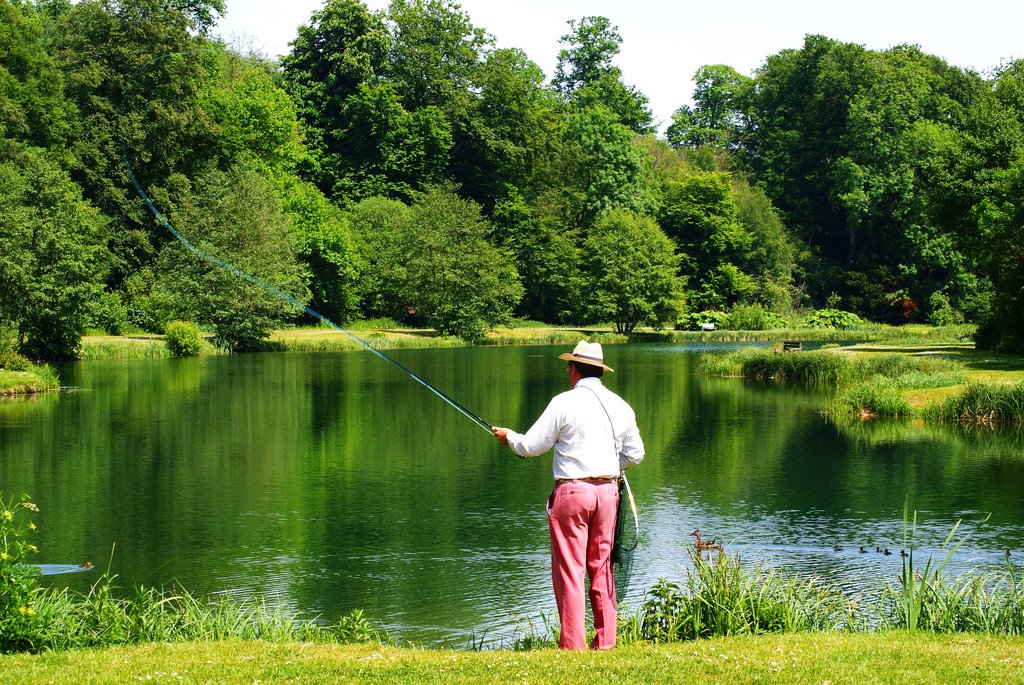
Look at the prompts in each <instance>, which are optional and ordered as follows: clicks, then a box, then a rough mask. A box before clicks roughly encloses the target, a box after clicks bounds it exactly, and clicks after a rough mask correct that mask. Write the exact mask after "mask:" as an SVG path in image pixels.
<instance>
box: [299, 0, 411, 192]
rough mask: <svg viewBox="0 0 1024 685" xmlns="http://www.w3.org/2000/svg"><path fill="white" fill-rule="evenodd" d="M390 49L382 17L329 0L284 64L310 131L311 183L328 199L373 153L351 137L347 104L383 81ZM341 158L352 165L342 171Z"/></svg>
mask: <svg viewBox="0 0 1024 685" xmlns="http://www.w3.org/2000/svg"><path fill="white" fill-rule="evenodd" d="M390 45H391V37H390V35H389V34H388V31H387V29H386V27H385V26H384V20H383V18H382V17H381V16H380V15H378V14H374V13H371V12H370V11H369V10H368V9H367V8H366V5H364V4H363V3H362V2H360V0H328V1H327V2H326V3H325V4H324V7H323V9H322V10H320V11H318V12H314V13H313V15H312V16H311V17H310V22H309V24H306V25H303V26H300V27H299V30H298V35H297V36H296V38H295V41H294V43H293V44H292V51H291V52H290V53H289V54H288V55H285V56H284V58H282V60H281V75H282V81H283V84H284V88H285V90H286V91H288V93H289V94H290V95H291V96H292V97H293V98H294V100H295V102H296V106H297V109H298V113H299V116H300V118H301V119H302V121H303V122H304V123H305V125H306V129H307V131H308V138H307V142H308V145H309V147H310V149H311V151H312V155H313V159H312V164H311V165H310V170H309V173H310V176H311V180H313V181H314V182H315V183H316V184H317V185H318V186H319V188H320V190H321V191H323V192H324V193H325V194H326V195H327V196H328V197H334V196H335V194H336V192H335V191H336V189H343V188H344V187H346V186H347V183H346V182H345V181H344V180H343V179H344V177H345V176H346V175H347V173H348V170H349V169H350V168H351V166H352V165H358V164H359V163H360V162H361V161H362V159H363V158H364V157H365V156H367V155H370V154H371V151H370V150H368V148H367V147H358V146H357V144H356V143H358V141H350V140H349V138H348V135H347V133H348V131H349V126H348V121H349V119H350V118H351V114H350V113H349V112H348V109H347V103H348V101H349V99H350V98H352V97H353V96H355V95H356V94H357V93H358V92H359V90H360V87H362V86H364V85H366V86H372V85H373V84H374V83H376V82H377V81H378V80H379V79H380V77H381V75H382V74H383V70H384V65H385V62H386V60H387V56H388V52H389V50H390ZM357 153H361V154H362V155H363V156H357ZM336 159H344V160H346V163H347V165H348V166H340V167H339V166H337V165H336V164H335V163H334V160H336Z"/></svg>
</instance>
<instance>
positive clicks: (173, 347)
mask: <svg viewBox="0 0 1024 685" xmlns="http://www.w3.org/2000/svg"><path fill="white" fill-rule="evenodd" d="M164 343H165V344H166V345H167V349H168V351H169V352H170V353H171V356H174V357H195V356H197V355H198V354H199V351H200V350H201V349H202V337H201V335H200V330H199V326H197V325H196V324H194V323H191V322H189V321H171V322H170V323H168V324H167V327H166V328H165V329H164Z"/></svg>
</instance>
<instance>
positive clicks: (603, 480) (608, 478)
mask: <svg viewBox="0 0 1024 685" xmlns="http://www.w3.org/2000/svg"><path fill="white" fill-rule="evenodd" d="M618 480H619V479H618V477H616V476H605V477H603V478H556V479H555V485H562V484H563V483H614V482H616V481H618Z"/></svg>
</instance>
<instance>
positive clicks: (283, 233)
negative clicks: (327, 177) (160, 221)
mask: <svg viewBox="0 0 1024 685" xmlns="http://www.w3.org/2000/svg"><path fill="white" fill-rule="evenodd" d="M171 220H172V224H173V225H175V226H176V227H177V228H178V230H179V231H181V232H182V233H183V234H184V235H185V236H186V237H187V238H189V240H190V242H191V243H192V244H193V245H194V246H195V247H196V248H198V249H199V250H202V251H203V252H205V253H207V254H209V255H212V256H214V257H215V258H217V259H220V260H223V261H224V262H227V263H229V264H231V265H232V266H234V267H235V268H237V269H239V270H241V271H242V272H244V273H246V274H249V275H250V276H252V277H254V278H257V279H260V280H261V281H263V282H265V283H267V284H269V285H271V286H273V287H274V288H276V289H277V290H279V291H281V292H283V293H285V294H287V295H289V296H290V297H292V298H294V299H295V300H297V301H298V302H305V301H306V300H307V299H308V291H307V290H306V288H305V280H306V276H305V274H304V271H303V269H302V266H301V264H300V263H299V260H298V249H297V246H296V244H295V241H294V239H293V237H292V235H291V232H290V224H289V221H288V218H287V216H286V215H285V214H284V212H283V210H282V208H281V206H280V203H279V201H278V198H277V194H276V193H275V192H274V189H273V186H272V185H271V184H269V183H268V182H267V181H266V180H265V179H264V178H262V177H261V176H260V175H259V174H258V173H256V172H255V171H253V170H252V169H249V168H246V167H243V166H238V167H235V168H233V169H232V170H231V171H229V172H221V171H216V170H209V171H207V172H205V173H204V174H203V175H202V176H201V177H200V178H199V179H198V180H197V183H196V185H195V187H194V188H192V187H186V188H184V189H183V192H182V193H181V196H180V198H179V199H178V200H177V202H176V209H175V210H174V211H173V212H172V213H171ZM160 270H161V273H162V277H163V280H162V281H160V284H159V287H160V288H161V289H163V290H164V292H165V293H166V294H167V295H169V296H171V299H172V301H173V302H174V306H175V307H176V315H177V317H178V318H181V319H187V320H192V321H196V322H198V323H199V324H200V325H209V326H212V327H213V330H214V332H215V334H216V338H217V340H218V342H219V343H220V344H223V345H225V346H227V347H230V348H231V349H232V350H234V351H246V350H252V349H256V348H257V347H258V345H259V344H260V341H262V340H263V339H265V338H266V337H267V335H268V334H269V332H270V330H271V329H272V328H275V327H279V326H280V325H281V324H282V323H284V321H285V320H286V319H287V318H288V317H290V316H295V315H297V311H296V308H295V306H294V305H292V304H289V303H288V302H286V301H284V300H282V299H280V298H279V297H277V296H276V295H274V294H272V293H270V292H267V291H266V290H265V289H264V288H262V287H260V286H258V285H256V284H254V283H250V282H248V281H246V280H244V279H242V278H241V277H239V276H238V275H236V274H235V273H233V272H231V271H229V270H227V269H225V268H223V267H221V266H218V265H215V264H211V263H209V262H208V261H206V260H205V259H200V258H199V257H198V256H197V255H195V254H193V253H192V252H190V251H188V250H186V249H185V247H184V246H182V245H180V244H178V243H174V244H171V245H169V246H168V247H166V248H165V249H164V251H163V252H162V254H161V257H160Z"/></svg>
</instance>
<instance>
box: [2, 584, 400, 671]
mask: <svg viewBox="0 0 1024 685" xmlns="http://www.w3.org/2000/svg"><path fill="white" fill-rule="evenodd" d="M114 580H115V578H114V577H111V576H108V575H104V576H103V577H101V578H100V579H99V580H98V581H97V582H96V583H95V584H94V585H93V586H92V588H91V589H90V590H89V591H88V593H86V594H84V595H83V594H78V593H75V592H72V591H69V590H67V589H66V588H65V589H51V588H36V589H35V592H34V597H33V599H32V602H31V606H32V609H33V614H34V618H36V620H35V621H33V623H32V624H31V628H32V629H31V630H27V629H22V630H21V631H20V632H19V634H18V636H17V638H18V640H17V642H16V643H12V642H10V641H0V651H3V652H9V651H33V652H39V651H59V650H67V649H83V648H96V647H101V648H102V647H113V646H120V645H137V644H146V643H153V642H195V641H206V640H228V639H241V640H264V641H267V642H275V643H283V642H334V643H342V644H350V643H360V642H373V643H380V644H392V643H393V640H392V639H391V638H390V636H389V635H388V633H387V630H386V629H384V627H383V626H378V625H376V624H374V623H372V622H370V621H369V620H368V619H367V618H366V617H365V616H364V615H363V613H362V612H359V611H354V612H352V613H351V614H349V615H348V616H343V617H342V618H341V619H340V620H339V622H338V623H337V624H336V625H334V626H324V625H320V624H318V623H316V622H314V621H309V620H302V619H300V618H299V617H298V616H296V615H295V614H294V613H292V612H290V611H288V610H286V609H282V608H280V607H269V606H267V604H266V603H265V602H264V601H263V600H261V599H255V600H249V601H245V602H237V601H234V600H231V599H228V598H217V599H214V600H204V599H201V598H199V597H196V596H195V595H192V594H190V593H189V592H188V591H186V590H184V589H183V588H180V587H176V588H173V590H171V591H167V590H160V589H156V588H147V587H137V588H135V589H134V590H132V591H131V592H129V593H128V594H127V596H121V595H120V594H118V592H117V588H116V587H115V586H114V584H113V581H114ZM0 620H3V618H0ZM3 634H4V631H2V630H0V636H2V635H3Z"/></svg>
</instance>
